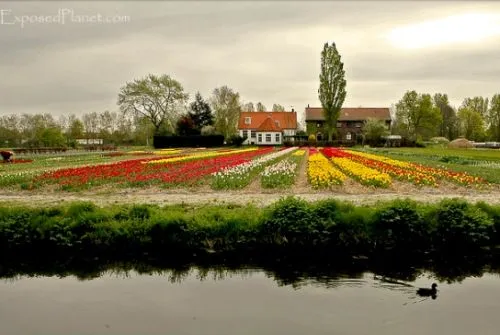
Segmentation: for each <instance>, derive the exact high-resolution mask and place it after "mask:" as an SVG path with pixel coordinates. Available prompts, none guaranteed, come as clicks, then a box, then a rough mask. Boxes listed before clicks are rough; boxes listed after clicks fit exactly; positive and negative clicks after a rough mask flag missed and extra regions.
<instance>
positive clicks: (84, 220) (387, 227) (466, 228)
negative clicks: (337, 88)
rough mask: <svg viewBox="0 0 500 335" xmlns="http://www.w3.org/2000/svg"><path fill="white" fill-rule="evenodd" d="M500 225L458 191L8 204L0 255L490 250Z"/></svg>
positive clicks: (499, 218) (493, 210)
mask: <svg viewBox="0 0 500 335" xmlns="http://www.w3.org/2000/svg"><path fill="white" fill-rule="evenodd" d="M499 231H500V206H491V205H488V204H486V203H478V204H470V203H467V202H464V201H462V200H458V199H450V200H444V201H442V202H440V203H437V204H432V205H431V204H422V203H417V202H414V201H411V200H396V201H393V202H388V203H380V204H378V205H376V206H373V205H372V206H355V205H352V204H349V203H342V202H338V201H335V200H326V201H320V202H316V203H308V202H306V201H302V200H299V199H296V198H292V197H289V198H284V199H282V200H280V201H279V202H277V203H275V204H274V205H272V206H269V207H267V208H257V207H252V206H250V205H248V206H237V205H217V206H216V205H213V206H190V205H175V206H165V207H160V206H157V205H134V206H130V205H115V206H110V207H103V208H101V207H97V206H96V205H94V204H92V203H86V202H78V203H71V204H69V205H64V206H57V207H51V208H43V209H37V208H24V207H11V206H8V207H7V206H1V205H0V261H1V260H3V261H6V260H7V261H10V260H12V259H18V258H21V259H25V260H33V259H42V260H48V259H51V258H54V257H58V258H61V257H63V258H75V257H76V258H85V259H88V258H92V257H96V258H100V259H107V258H109V259H139V258H142V257H148V258H154V259H164V258H192V257H196V256H198V257H199V256H201V255H204V256H207V255H208V256H210V257H212V256H216V255H219V256H220V255H224V256H228V257H229V256H231V255H239V256H243V257H248V259H251V258H254V257H259V256H262V257H268V258H269V257H273V256H276V257H279V256H280V255H297V256H298V257H300V256H301V255H302V256H304V257H305V255H313V254H315V255H318V256H321V257H327V258H330V259H332V260H334V259H339V258H343V257H352V256H360V255H361V256H366V257H374V255H398V256H401V255H412V256H415V257H431V256H429V255H432V254H434V255H440V256H442V255H461V254H464V255H467V254H477V253H483V254H484V253H491V252H492V250H494V249H495V248H496V247H497V246H498V245H499V244H500V234H499Z"/></svg>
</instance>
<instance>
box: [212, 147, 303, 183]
mask: <svg viewBox="0 0 500 335" xmlns="http://www.w3.org/2000/svg"><path fill="white" fill-rule="evenodd" d="M295 150H297V147H291V148H288V149H283V150H280V151H277V152H273V153H270V154H268V155H265V156H263V157H260V158H258V159H255V160H252V161H249V162H246V163H243V164H238V165H236V166H233V167H227V168H224V169H222V170H221V171H218V172H214V173H213V174H212V177H213V178H212V188H213V189H238V188H243V187H245V186H247V185H248V184H249V183H250V182H251V181H252V179H253V177H254V176H255V175H256V174H258V173H259V172H260V171H261V170H262V169H264V168H265V167H266V166H267V165H268V164H270V163H271V162H274V161H276V160H278V159H280V158H283V156H285V155H287V154H289V153H291V152H292V151H295Z"/></svg>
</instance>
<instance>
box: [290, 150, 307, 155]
mask: <svg viewBox="0 0 500 335" xmlns="http://www.w3.org/2000/svg"><path fill="white" fill-rule="evenodd" d="M305 153H306V151H305V150H303V149H299V150H297V151H295V152H294V153H293V154H292V156H303V155H304V154H305Z"/></svg>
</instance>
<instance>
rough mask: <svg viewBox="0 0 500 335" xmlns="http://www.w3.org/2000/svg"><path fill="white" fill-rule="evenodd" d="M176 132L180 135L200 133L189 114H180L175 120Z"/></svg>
mask: <svg viewBox="0 0 500 335" xmlns="http://www.w3.org/2000/svg"><path fill="white" fill-rule="evenodd" d="M176 132H177V134H178V135H181V136H189V135H198V134H199V133H200V132H199V131H198V129H197V128H196V125H195V123H194V121H193V119H192V118H191V116H190V115H189V114H188V115H183V116H181V118H180V119H179V120H178V121H177V124H176Z"/></svg>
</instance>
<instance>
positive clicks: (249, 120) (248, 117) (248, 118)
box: [245, 116, 252, 124]
mask: <svg viewBox="0 0 500 335" xmlns="http://www.w3.org/2000/svg"><path fill="white" fill-rule="evenodd" d="M245 124H252V118H251V117H250V116H247V117H245Z"/></svg>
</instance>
